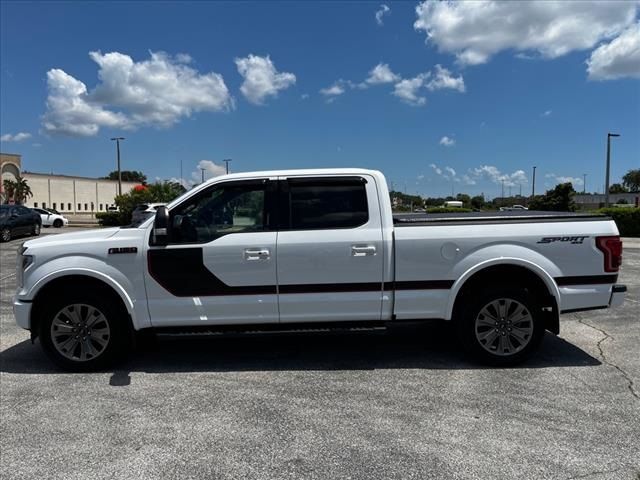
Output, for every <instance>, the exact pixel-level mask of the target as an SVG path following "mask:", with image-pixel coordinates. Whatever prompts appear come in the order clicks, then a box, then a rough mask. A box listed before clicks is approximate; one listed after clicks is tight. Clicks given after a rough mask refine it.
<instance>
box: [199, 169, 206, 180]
mask: <svg viewBox="0 0 640 480" xmlns="http://www.w3.org/2000/svg"><path fill="white" fill-rule="evenodd" d="M200 170H202V183H204V171H205V169H204V168H202V167H201V168H200Z"/></svg>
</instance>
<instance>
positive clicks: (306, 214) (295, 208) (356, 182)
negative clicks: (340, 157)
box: [284, 177, 369, 230]
mask: <svg viewBox="0 0 640 480" xmlns="http://www.w3.org/2000/svg"><path fill="white" fill-rule="evenodd" d="M287 183H288V190H289V192H288V200H289V201H288V205H289V219H288V222H287V221H286V220H285V222H284V223H285V227H286V224H287V223H288V224H289V225H290V228H291V229H292V230H320V229H323V230H326V229H336V228H356V227H359V226H361V225H364V224H365V223H367V221H368V220H369V210H368V205H367V192H366V185H365V183H366V181H365V180H364V179H363V178H361V177H348V178H340V177H338V178H317V179H289V180H288V182H287Z"/></svg>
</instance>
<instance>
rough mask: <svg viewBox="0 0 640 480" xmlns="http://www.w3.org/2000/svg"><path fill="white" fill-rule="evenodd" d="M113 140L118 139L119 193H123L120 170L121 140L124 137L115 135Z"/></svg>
mask: <svg viewBox="0 0 640 480" xmlns="http://www.w3.org/2000/svg"><path fill="white" fill-rule="evenodd" d="M111 140H115V141H116V151H117V152H118V195H122V172H121V171H120V140H124V137H113V138H112V139H111Z"/></svg>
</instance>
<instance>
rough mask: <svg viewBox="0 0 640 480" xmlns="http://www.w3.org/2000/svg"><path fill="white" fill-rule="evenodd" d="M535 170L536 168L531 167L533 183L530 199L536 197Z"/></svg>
mask: <svg viewBox="0 0 640 480" xmlns="http://www.w3.org/2000/svg"><path fill="white" fill-rule="evenodd" d="M536 168H538V167H535V166H534V167H533V182H532V184H531V198H533V197H535V196H536Z"/></svg>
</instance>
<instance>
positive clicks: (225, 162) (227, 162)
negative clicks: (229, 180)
mask: <svg viewBox="0 0 640 480" xmlns="http://www.w3.org/2000/svg"><path fill="white" fill-rule="evenodd" d="M222 161H223V162H224V166H225V167H226V168H227V175H229V162H230V161H231V159H230V158H225V159H224V160H222Z"/></svg>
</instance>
